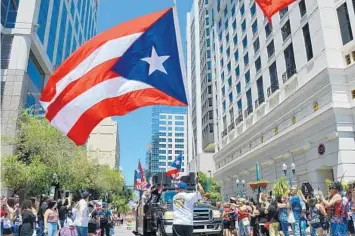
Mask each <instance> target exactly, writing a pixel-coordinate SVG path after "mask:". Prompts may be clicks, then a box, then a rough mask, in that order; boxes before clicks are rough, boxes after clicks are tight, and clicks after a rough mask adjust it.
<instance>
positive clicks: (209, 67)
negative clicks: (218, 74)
mask: <svg viewBox="0 0 355 236" xmlns="http://www.w3.org/2000/svg"><path fill="white" fill-rule="evenodd" d="M207 69H208V70H210V69H211V62H210V61H208V62H207Z"/></svg>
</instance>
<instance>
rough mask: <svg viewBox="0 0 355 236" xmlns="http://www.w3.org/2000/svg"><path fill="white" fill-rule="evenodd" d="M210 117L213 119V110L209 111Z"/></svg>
mask: <svg viewBox="0 0 355 236" xmlns="http://www.w3.org/2000/svg"><path fill="white" fill-rule="evenodd" d="M208 119H209V120H212V119H213V112H212V111H208Z"/></svg>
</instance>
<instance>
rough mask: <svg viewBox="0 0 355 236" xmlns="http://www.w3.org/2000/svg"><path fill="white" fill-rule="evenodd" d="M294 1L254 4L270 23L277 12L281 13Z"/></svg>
mask: <svg viewBox="0 0 355 236" xmlns="http://www.w3.org/2000/svg"><path fill="white" fill-rule="evenodd" d="M294 1H295V0H256V3H257V4H258V5H259V7H260V8H261V10H262V11H263V13H264V15H265V17H266V18H267V19H268V20H269V22H270V21H271V17H272V16H273V15H275V14H276V13H277V12H279V11H281V10H282V9H284V8H285V7H287V6H288V5H290V4H291V3H293V2H294Z"/></svg>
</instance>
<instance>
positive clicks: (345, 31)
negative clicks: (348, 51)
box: [337, 2, 353, 45]
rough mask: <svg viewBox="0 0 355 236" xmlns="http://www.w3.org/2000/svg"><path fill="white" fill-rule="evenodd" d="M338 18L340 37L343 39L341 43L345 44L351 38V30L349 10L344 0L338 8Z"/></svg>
mask: <svg viewBox="0 0 355 236" xmlns="http://www.w3.org/2000/svg"><path fill="white" fill-rule="evenodd" d="M337 13H338V20H339V26H340V33H341V38H342V40H343V45H345V44H347V43H348V42H350V41H351V40H353V33H352V30H351V25H350V19H349V12H348V7H347V5H346V2H344V3H343V4H342V5H341V6H340V7H339V8H338V9H337Z"/></svg>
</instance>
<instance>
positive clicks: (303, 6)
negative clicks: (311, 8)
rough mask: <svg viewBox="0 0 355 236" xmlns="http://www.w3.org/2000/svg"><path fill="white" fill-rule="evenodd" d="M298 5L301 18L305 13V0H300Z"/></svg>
mask: <svg viewBox="0 0 355 236" xmlns="http://www.w3.org/2000/svg"><path fill="white" fill-rule="evenodd" d="M298 7H299V8H300V15H301V18H302V17H303V16H304V15H305V14H306V13H307V7H306V1H305V0H301V1H300V2H299V3H298Z"/></svg>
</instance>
